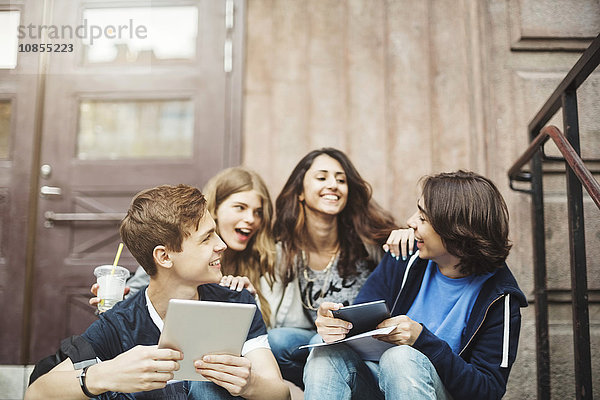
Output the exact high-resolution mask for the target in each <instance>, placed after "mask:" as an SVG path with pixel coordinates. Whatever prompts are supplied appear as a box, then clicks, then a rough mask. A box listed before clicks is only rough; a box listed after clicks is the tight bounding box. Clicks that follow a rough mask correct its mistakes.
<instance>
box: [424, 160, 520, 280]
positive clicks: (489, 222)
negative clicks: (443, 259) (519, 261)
mask: <svg viewBox="0 0 600 400" xmlns="http://www.w3.org/2000/svg"><path fill="white" fill-rule="evenodd" d="M421 183H422V187H423V192H422V193H423V204H424V206H425V209H424V210H422V212H423V213H425V215H426V217H427V219H428V221H429V223H430V224H431V225H432V227H433V229H434V230H435V231H436V232H437V234H438V235H440V237H441V238H442V243H444V246H445V247H446V250H447V251H448V253H450V254H452V255H454V256H456V257H458V258H459V259H460V264H459V266H460V269H461V272H463V273H465V274H468V275H471V274H483V273H486V272H492V271H493V270H494V269H496V268H500V267H502V265H504V261H505V260H506V257H507V256H508V252H509V251H510V248H511V244H510V241H509V239H508V208H507V207H506V203H505V202H504V199H503V198H502V194H500V191H499V190H498V188H497V187H496V185H494V183H493V182H492V181H491V180H489V179H488V178H485V177H483V176H481V175H479V174H476V173H474V172H468V171H456V172H446V173H441V174H437V175H432V176H426V177H424V178H423V179H422V181H421Z"/></svg>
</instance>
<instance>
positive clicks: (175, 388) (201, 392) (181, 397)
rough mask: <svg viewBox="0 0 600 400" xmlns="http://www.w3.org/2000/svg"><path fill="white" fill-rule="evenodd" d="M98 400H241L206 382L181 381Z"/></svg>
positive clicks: (106, 396)
mask: <svg viewBox="0 0 600 400" xmlns="http://www.w3.org/2000/svg"><path fill="white" fill-rule="evenodd" d="M95 399H98V400H159V399H160V400H187V399H194V400H213V399H215V400H230V399H241V397H234V396H232V395H231V394H230V393H229V392H228V391H227V390H225V389H224V388H222V387H221V386H219V385H217V384H215V383H212V382H207V381H183V382H175V383H172V384H169V385H167V386H166V387H165V388H163V389H156V390H150V391H148V392H136V393H116V392H106V393H103V394H101V395H100V396H98V397H95Z"/></svg>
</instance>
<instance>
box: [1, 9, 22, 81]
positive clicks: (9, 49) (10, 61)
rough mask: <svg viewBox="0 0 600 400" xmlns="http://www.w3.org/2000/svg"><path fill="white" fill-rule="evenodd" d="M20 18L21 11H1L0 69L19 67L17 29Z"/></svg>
mask: <svg viewBox="0 0 600 400" xmlns="http://www.w3.org/2000/svg"><path fill="white" fill-rule="evenodd" d="M20 18H21V12H20V11H0V69H13V68H15V67H16V66H17V46H18V45H19V40H18V37H17V35H18V30H17V28H18V26H19V21H20Z"/></svg>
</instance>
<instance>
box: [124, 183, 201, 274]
mask: <svg viewBox="0 0 600 400" xmlns="http://www.w3.org/2000/svg"><path fill="white" fill-rule="evenodd" d="M205 212H206V199H205V198H204V195H203V194H202V192H200V190H199V189H197V188H195V187H192V186H189V185H177V186H171V185H162V186H157V187H155V188H152V189H146V190H143V191H141V192H139V193H138V194H137V195H135V197H134V198H133V200H132V201H131V205H130V206H129V210H128V211H127V215H126V216H125V218H124V219H123V221H122V222H121V227H120V229H119V230H120V233H121V238H122V239H123V242H124V243H125V245H126V246H127V248H128V249H129V251H130V252H131V254H133V256H134V257H135V259H136V260H137V262H139V263H140V265H141V266H142V267H143V268H144V270H145V271H146V273H148V275H150V276H152V275H154V274H155V273H156V264H155V263H154V256H153V252H154V248H155V247H156V246H160V245H162V246H165V247H166V248H167V249H169V250H172V251H181V244H182V243H183V240H184V239H185V238H186V237H187V236H189V235H190V233H191V232H193V231H194V230H195V229H197V227H198V224H199V222H200V220H201V219H202V218H203V217H204V213H205Z"/></svg>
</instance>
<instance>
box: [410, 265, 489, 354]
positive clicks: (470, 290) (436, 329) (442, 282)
mask: <svg viewBox="0 0 600 400" xmlns="http://www.w3.org/2000/svg"><path fill="white" fill-rule="evenodd" d="M491 275H492V274H491V273H489V274H484V275H470V276H467V277H464V278H458V279H452V278H448V277H447V276H445V275H443V274H442V273H441V272H440V269H439V268H438V266H437V264H435V263H434V262H433V261H429V263H428V264H427V269H426V270H425V275H424V276H423V282H422V283H421V289H420V290H419V294H417V297H416V298H415V301H414V302H413V304H412V306H411V307H410V309H409V310H408V312H407V313H406V315H408V316H409V317H410V318H411V319H412V320H414V321H416V322H419V323H420V324H422V325H424V326H426V327H427V329H429V330H430V331H431V332H433V333H434V334H435V335H436V336H437V337H439V338H440V339H442V340H444V341H445V342H446V343H448V344H449V345H450V347H451V348H452V351H454V352H455V353H458V352H459V351H460V338H461V336H462V333H463V330H464V329H465V327H466V325H467V320H468V319H469V315H470V314H471V310H472V308H473V304H475V300H477V296H478V295H479V291H480V290H481V287H482V286H483V284H484V283H485V281H486V280H487V279H488V278H489V277H490V276H491Z"/></svg>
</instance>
